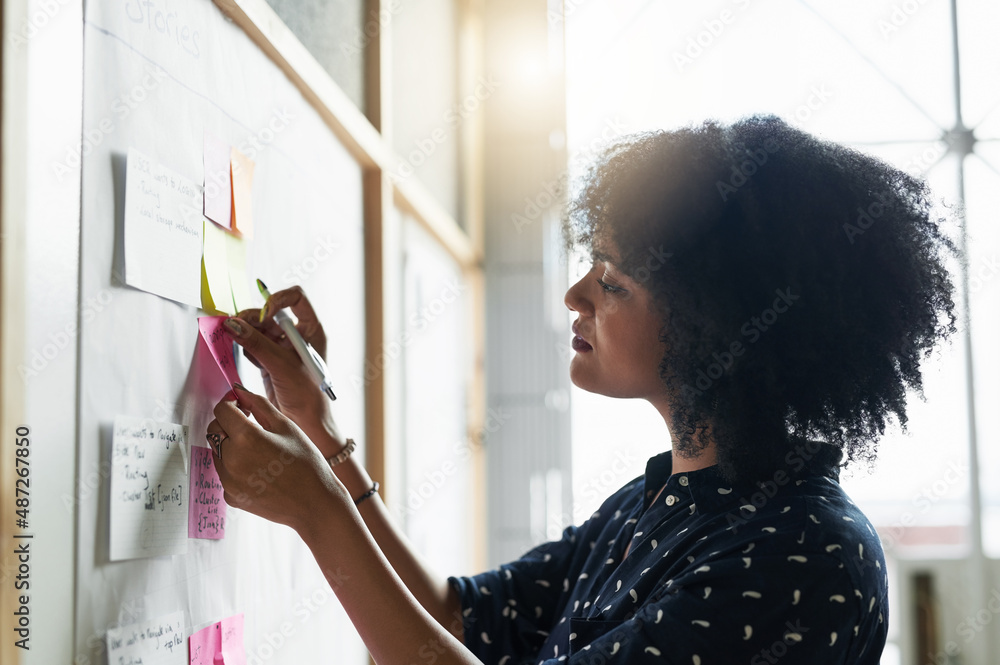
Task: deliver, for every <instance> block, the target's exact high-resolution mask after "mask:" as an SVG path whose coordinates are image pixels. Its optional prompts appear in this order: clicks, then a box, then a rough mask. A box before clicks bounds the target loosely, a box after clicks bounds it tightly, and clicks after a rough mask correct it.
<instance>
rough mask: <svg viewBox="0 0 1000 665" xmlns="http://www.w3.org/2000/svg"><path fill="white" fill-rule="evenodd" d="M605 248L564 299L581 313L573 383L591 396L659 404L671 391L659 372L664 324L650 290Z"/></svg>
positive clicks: (578, 320)
mask: <svg viewBox="0 0 1000 665" xmlns="http://www.w3.org/2000/svg"><path fill="white" fill-rule="evenodd" d="M604 249H605V251H604V252H598V253H596V256H597V258H595V260H594V261H593V264H592V265H591V268H590V272H588V273H587V274H586V275H584V276H583V277H582V278H581V279H580V281H579V282H577V283H576V284H574V285H573V286H571V287H570V288H569V290H568V291H567V292H566V297H565V298H564V299H563V300H564V302H565V303H566V306H567V307H568V308H569V309H570V310H572V311H574V312H577V314H578V315H579V316H578V317H577V319H576V320H575V321H574V324H573V326H574V328H575V335H574V338H573V340H572V346H573V350H574V356H573V360H572V361H571V363H570V369H569V372H570V380H572V381H573V383H574V384H575V385H577V386H579V387H580V388H583V389H584V390H587V391H589V392H594V393H599V394H601V395H607V396H609V397H637V398H645V399H649V400H650V401H652V402H654V403H656V402H658V401H660V400H662V399H663V397H664V395H665V391H666V388H665V387H664V386H663V382H662V381H661V380H660V377H659V370H658V366H659V363H660V359H661V358H662V357H663V353H664V351H665V350H666V349H665V344H664V343H663V342H661V341H659V330H660V328H661V326H662V322H661V321H660V319H659V317H658V316H657V315H656V314H654V312H653V308H652V307H651V304H652V302H651V300H652V297H651V295H650V294H649V292H648V291H647V290H646V288H645V287H644V286H643V285H642V284H640V283H639V282H637V281H635V280H633V279H632V278H630V277H628V276H627V275H625V273H624V272H622V271H621V270H619V269H618V268H617V267H616V265H615V261H616V257H617V252H616V251H606V250H607V247H605V248H604ZM581 338H582V339H581Z"/></svg>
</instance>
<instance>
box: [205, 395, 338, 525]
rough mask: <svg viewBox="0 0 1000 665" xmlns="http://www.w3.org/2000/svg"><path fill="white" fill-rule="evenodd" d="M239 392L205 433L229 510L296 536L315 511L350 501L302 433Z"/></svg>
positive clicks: (217, 411)
mask: <svg viewBox="0 0 1000 665" xmlns="http://www.w3.org/2000/svg"><path fill="white" fill-rule="evenodd" d="M241 388H242V386H241V387H240V388H236V389H235V393H236V395H237V398H238V400H239V402H237V401H236V400H234V399H231V395H232V394H233V393H229V394H227V395H226V397H224V398H223V399H222V400H221V401H220V402H219V403H218V404H216V406H215V420H213V421H212V422H210V423H209V424H208V432H207V434H206V438H207V439H208V441H209V443H210V444H211V445H212V450H213V451H214V452H215V455H214V456H213V460H214V462H215V468H216V470H217V471H218V473H219V479H220V480H221V481H222V486H223V489H224V493H223V496H224V497H225V500H226V503H227V504H229V505H231V506H234V507H236V508H240V509H242V510H246V511H247V512H251V513H253V514H255V515H259V516H260V517H263V518H264V519H267V520H270V521H272V522H277V523H279V524H285V525H287V526H290V527H292V528H293V529H295V530H296V531H300V532H301V531H302V530H303V529H307V528H308V527H309V525H310V520H311V519H313V518H314V517H315V516H317V515H319V514H320V511H318V510H317V507H318V506H322V505H323V504H324V503H328V502H329V501H330V500H331V499H333V500H336V499H338V498H339V499H340V500H344V501H347V500H349V499H350V497H348V496H347V490H346V489H344V486H343V485H342V484H340V482H339V481H337V480H336V479H335V478H334V476H333V474H332V473H330V467H329V466H328V465H327V464H326V461H325V460H324V459H323V458H322V457H321V456H320V454H319V452H318V451H317V450H316V448H315V447H314V446H313V445H312V444H311V443H310V441H309V440H308V439H307V438H306V436H305V434H304V433H303V432H302V430H300V429H299V428H298V427H297V426H296V425H295V423H293V422H292V421H291V420H289V419H288V418H286V417H285V416H284V415H282V414H281V412H279V411H278V410H277V409H276V408H275V407H274V405H272V404H271V402H269V401H268V400H267V399H266V398H264V397H263V396H261V395H255V394H254V393H251V392H249V391H248V390H246V389H241ZM243 409H246V410H248V411H249V412H250V413H251V414H253V417H254V419H255V420H256V421H257V422H254V421H253V420H250V419H249V418H248V417H247V415H246V414H245V413H244V411H243ZM220 455H221V457H220Z"/></svg>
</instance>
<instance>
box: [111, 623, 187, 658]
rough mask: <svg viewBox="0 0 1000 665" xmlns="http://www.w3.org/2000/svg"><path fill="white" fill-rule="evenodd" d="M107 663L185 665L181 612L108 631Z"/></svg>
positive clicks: (185, 655) (185, 656) (185, 654)
mask: <svg viewBox="0 0 1000 665" xmlns="http://www.w3.org/2000/svg"><path fill="white" fill-rule="evenodd" d="M106 639H107V645H108V662H109V663H111V664H112V665H119V664H122V663H124V664H126V665H127V664H128V663H132V664H133V665H137V664H138V663H142V665H185V664H186V662H187V653H186V649H185V648H184V612H174V613H172V614H167V615H166V616H162V617H158V618H156V619H152V620H151V621H143V622H140V623H133V624H129V625H127V626H120V627H118V628H109V629H108V634H107V637H106Z"/></svg>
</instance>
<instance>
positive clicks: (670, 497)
mask: <svg viewBox="0 0 1000 665" xmlns="http://www.w3.org/2000/svg"><path fill="white" fill-rule="evenodd" d="M675 503H677V497H676V496H674V495H673V494H669V495H667V505H668V506H672V505H674V504H675Z"/></svg>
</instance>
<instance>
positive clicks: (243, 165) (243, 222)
mask: <svg viewBox="0 0 1000 665" xmlns="http://www.w3.org/2000/svg"><path fill="white" fill-rule="evenodd" d="M230 160H231V163H232V170H233V229H234V230H236V231H239V232H240V233H242V234H243V235H244V236H246V237H247V238H252V237H253V211H252V210H251V203H252V200H253V197H252V189H253V167H254V163H253V160H252V159H250V158H249V157H247V156H246V155H244V154H243V153H242V152H240V151H239V150H237V149H236V148H232V150H231V152H230Z"/></svg>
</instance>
